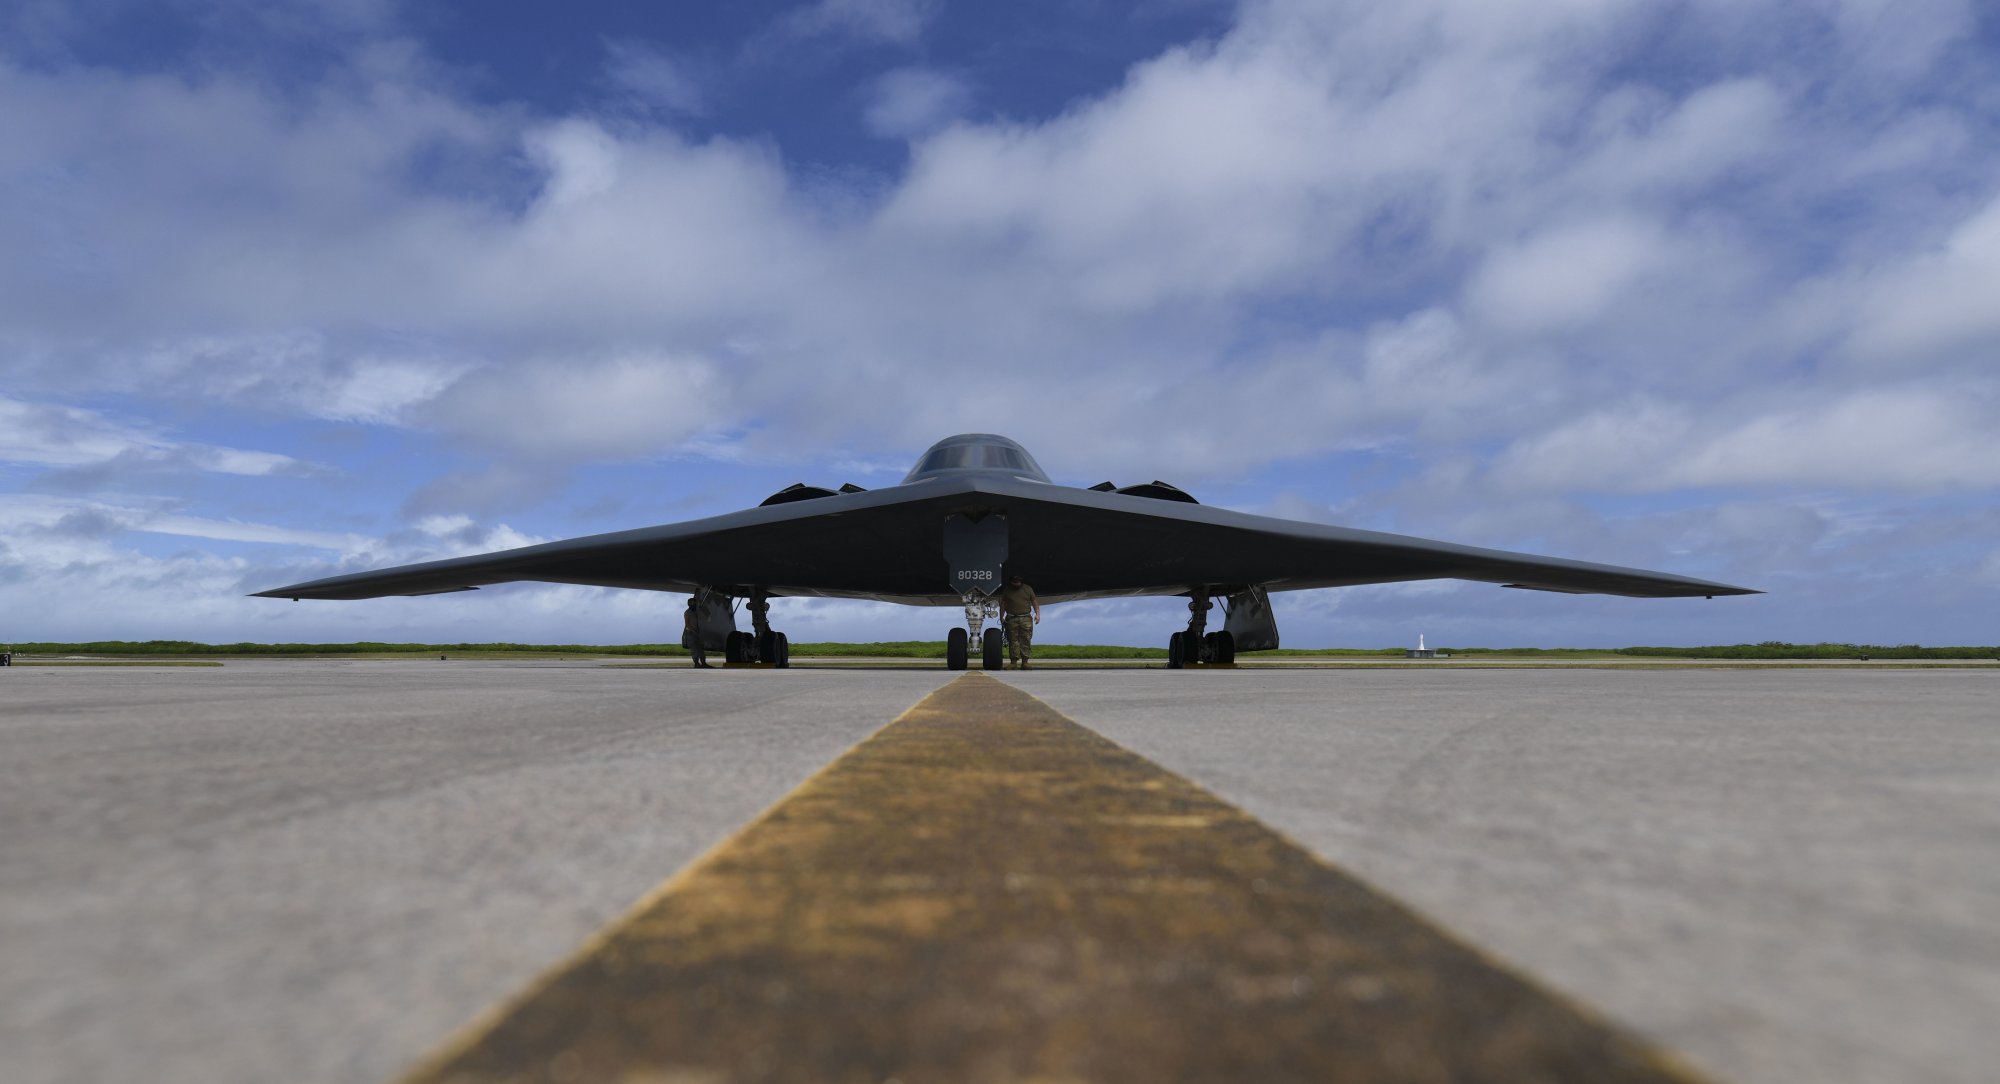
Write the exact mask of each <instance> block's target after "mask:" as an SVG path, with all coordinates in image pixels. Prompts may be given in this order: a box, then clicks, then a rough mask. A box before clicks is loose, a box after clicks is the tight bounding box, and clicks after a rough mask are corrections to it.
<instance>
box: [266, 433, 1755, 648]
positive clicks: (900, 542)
mask: <svg viewBox="0 0 2000 1084" xmlns="http://www.w3.org/2000/svg"><path fill="white" fill-rule="evenodd" d="M1014 572H1020V573H1022V574H1024V575H1025V576H1026V577H1027V578H1028V580H1029V581H1030V582H1031V583H1033V584H1034V586H1035V590H1036V592H1037V594H1039V595H1040V597H1041V598H1042V600H1043V601H1045V602H1067V601H1073V600H1077V599H1092V598H1122V597H1132V596H1145V595H1155V596H1174V595H1178V596H1183V597H1185V598H1187V599H1188V623H1187V627H1186V628H1185V629H1182V630H1180V631H1176V632H1174V633H1173V634H1172V635H1171V636H1170V637H1169V638H1168V660H1167V664H1168V665H1169V666H1170V667H1182V666H1188V665H1195V664H1201V663H1220V662H1229V661H1232V660H1233V659H1234V658H1235V654H1236V652H1238V651H1254V650H1262V649H1268V648H1275V647H1277V646H1278V627H1277V622H1276V621H1275V619H1274V618H1273V616H1272V613H1271V605H1270V593H1271V592H1273V591H1298V590H1306V589H1309V588H1318V587H1348V586H1352V585H1355V584H1365V583H1390V582H1395V581H1401V580H1430V579H1462V580H1478V581H1484V582H1487V583H1497V584H1501V585H1503V586H1506V587H1517V588H1525V589H1527V590H1533V591H1557V592H1563V593H1568V594H1605V595H1627V596H1631V597H1637V598H1675V597H1688V596H1705V597H1710V598H1712V597H1714V596H1716V595H1748V594H1756V593H1758V592H1756V591H1754V590H1752V589H1749V588H1744V587H1732V586H1730V585H1728V584H1722V583H1711V582H1709V581H1707V580H1697V579H1692V578H1689V577H1686V576H1677V575H1673V574H1671V573H1666V572H1648V571H1645V570H1643V569H1636V568H1621V567H1618V566H1615V565H1602V564H1593V563H1590V562H1586V561H1571V560H1564V559H1562V558H1556V557H1540V556H1536V555H1533V554H1526V553H1510V552H1507V551H1504V550H1491V549H1480V548H1477V547H1473V546H1461V545H1455V544H1453V543H1450V542H1437V541H1432V540H1429V539H1423V538H1412V537H1408V536H1405V535H1395V534H1383V533H1380V532H1376V531H1361V530H1354V529H1351V528H1347V527H1334V526H1329V525H1324V524H1317V523H1301V522H1297V521H1293V520H1284V519H1275V518H1272V517H1269V516H1258V515H1251V514H1248V513H1245V512H1234V511H1229V510H1227V509H1222V508H1211V507H1208V506H1205V505H1202V504H1200V503H1199V502H1197V501H1196V500H1195V499H1194V498H1193V497H1191V496H1189V495H1188V494H1187V493H1185V492H1183V491H1181V490H1180V489H1178V488H1176V487H1174V486H1171V485H1168V484H1167V483H1165V482H1158V481H1155V482H1150V483H1144V484H1140V485H1127V486H1116V485H1113V484H1112V483H1110V482H1105V483H1102V484H1100V485H1096V486H1092V487H1090V488H1089V489H1078V488H1074V487H1071V486H1063V485H1057V484H1055V483H1054V482H1051V481H1050V480H1049V476H1048V475H1047V474H1046V473H1044V472H1043V471H1042V468H1041V467H1040V466H1039V465H1037V464H1036V462H1035V460H1034V457H1033V456H1030V455H1029V454H1028V451H1027V449H1025V448H1023V447H1021V445H1019V444H1017V443H1015V442H1014V441H1012V440H1009V439H1007V438H1006V437H1000V436H994V435H991V434H986V433H968V434H962V435H959V436H954V437H946V438H945V439H944V440H941V441H938V442H937V443H936V444H934V445H932V446H931V448H930V450H929V451H927V452H925V453H924V455H923V458H921V459H919V460H918V461H917V465H916V467H915V468H914V469H912V470H911V471H910V473H909V475H908V476H907V477H905V478H904V479H903V480H902V482H901V483H899V484H897V485H893V486H887V487H884V488H882V489H874V490H866V489H862V488H860V487H858V486H853V485H843V486H841V487H840V489H838V490H831V489H824V488H820V487H817V486H808V485H805V484H803V483H800V484H796V485H792V486H790V487H787V488H785V489H782V490H779V491H778V492H776V493H773V494H772V495H771V496H770V497H769V498H768V499H766V500H765V501H764V502H763V503H762V504H760V505H758V506H757V507H755V508H750V509H746V510H744V511H741V512H732V513H729V514H727V515H721V516H712V517H710V518H707V519H698V520H690V521H688V522H685V523H669V524H664V525H662V526H658V527H641V528H638V529H636V530H629V531H617V532H613V533H611V534H598V535H589V536H586V537H583V538H572V539H567V540H564V541H560V542H548V543H544V544H542V545H537V546H524V547H521V548H519V549H511V550H503V551H500V552H498V553H487V554H480V555H477V556H472V557H456V558H452V559H449V560H443V561H427V562H424V563H422V564H413V565H401V566H397V567H393V568H384V569H377V570H375V571H372V572H356V573H352V574H349V575H344V576H332V577H328V578H326V579H321V580H312V581H310V582H307V583H299V584H293V585H291V586H289V587H278V588H273V589H271V590H269V591H259V592H257V594H258V595H260V596H264V597H269V598H289V599H363V598H381V597H384V596H389V595H433V594H441V593H444V592H449V591H471V590H476V589H477V588H480V587H483V586H486V585H488V584H496V583H511V582H515V581H524V580H531V581H540V582H544V583H575V584H589V585H594V586H599V587H628V588H636V589H639V590H646V591H676V592H685V593H689V594H691V595H693V596H694V598H695V600H696V602H697V603H698V604H699V605H700V610H701V612H702V613H703V614H704V618H703V622H702V635H703V641H704V643H705V644H706V645H707V646H708V647H710V648H712V649H715V650H720V651H723V652H725V654H726V657H727V658H728V659H729V661H731V662H760V661H761V662H766V663H773V664H775V665H778V666H784V665H787V663H788V661H789V658H790V644H789V641H788V640H787V639H786V637H785V635H784V633H782V632H778V631H775V630H773V629H772V628H771V627H770V622H769V619H768V611H769V600H770V599H773V598H778V597H784V596H793V597H817V598H853V599H873V600H876V601H880V602H896V603H902V604H904V605H909V606H963V607H964V608H965V613H966V625H965V626H964V627H958V628H953V629H951V631H950V635H949V637H948V638H947V641H946V665H947V666H949V667H950V668H951V669H954V670H962V669H965V668H966V667H967V666H968V665H969V660H970V657H971V652H972V650H973V645H975V644H976V645H977V647H978V651H979V655H980V659H981V664H982V665H983V666H984V668H986V669H989V670H990V669H998V668H999V666H1000V651H1001V645H1000V630H999V629H998V628H985V627H984V626H985V622H986V620H987V619H988V618H989V617H990V615H991V610H990V608H989V607H988V599H989V596H990V595H991V594H992V593H993V592H994V591H996V590H997V589H998V588H999V587H1000V586H1001V585H1002V584H1004V583H1006V582H1007V578H1008V576H1009V575H1010V574H1011V573H1014ZM1216 599H1220V600H1221V601H1222V608H1223V622H1222V626H1223V627H1222V628H1221V629H1219V630H1214V631H1210V630H1209V629H1208V627H1207V626H1208V615H1209V613H1210V611H1211V610H1212V608H1213V606H1214V602H1213V600H1216ZM739 610H747V611H748V613H749V615H750V619H751V628H750V630H748V631H743V630H739V629H738V628H737V624H736V617H737V613H738V611H739Z"/></svg>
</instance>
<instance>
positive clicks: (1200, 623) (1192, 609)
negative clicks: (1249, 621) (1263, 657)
mask: <svg viewBox="0 0 2000 1084" xmlns="http://www.w3.org/2000/svg"><path fill="white" fill-rule="evenodd" d="M1214 605H1215V604H1214V603H1212V602H1210V601H1209V600H1208V591H1207V589H1206V588H1202V589H1198V590H1196V591H1195V592H1194V593H1193V594H1192V595H1191V596H1190V597H1189V598H1188V624H1187V630H1186V631H1184V632H1177V633H1174V634H1173V635H1172V636H1170V637H1168V638H1167V669H1169V670H1180V669H1184V668H1186V667H1189V666H1196V665H1202V664H1207V665H1211V666H1214V665H1222V664H1229V663H1234V662H1235V661H1236V637H1235V635H1234V634H1233V633H1231V632H1229V631H1228V630H1227V629H1224V630H1222V631H1220V632H1209V631H1208V611H1209V610H1210V609H1212V608H1213V607H1214Z"/></svg>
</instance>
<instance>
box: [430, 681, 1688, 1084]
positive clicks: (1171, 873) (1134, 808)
mask: <svg viewBox="0 0 2000 1084" xmlns="http://www.w3.org/2000/svg"><path fill="white" fill-rule="evenodd" d="M406 1079H407V1080H409V1081H411V1082H418V1081H423V1082H430V1081H439V1082H443V1081H454V1082H456V1081H465V1082H471V1081H489V1080H493V1081H497V1080H510V1081H511V1080H549V1081H598V1080H630V1081H685V1082H695V1081H701V1082H711V1081H739V1080H742V1081H808V1080H810V1081H856V1082H861V1081H867V1082H869V1084H876V1082H881V1081H886V1080H900V1081H905V1082H910V1084H915V1082H919V1081H946V1080H950V1081H1012V1080H1036V1081H1086V1080H1087V1081H1146V1082H1156V1081H1197V1080H1198V1081H1214V1080H1256V1081H1288V1080H1300V1081H1303V1080H1313V1081H1362V1080H1366V1081H1495V1082H1498V1081H1521V1080H1536V1081H1550V1082H1554V1081H1578V1082H1581V1081H1591V1082H1625V1081H1631V1082H1641V1081H1644V1082H1678V1084H1688V1082H1690V1081H1693V1080H1695V1079H1696V1078H1695V1077H1694V1076H1693V1075H1692V1074H1691V1073H1689V1072H1688V1071H1687V1070H1685V1069H1683V1068H1680V1067H1679V1066H1678V1065H1676V1064H1674V1063H1673V1062H1671V1061H1670V1060H1669V1059H1668V1058H1666V1057H1665V1056H1664V1055H1662V1054H1661V1053H1659V1052H1658V1051H1656V1050H1654V1049H1653V1048H1651V1047H1649V1046H1647V1045H1645V1044H1644V1043H1642V1042H1640V1041H1638V1040H1636V1039H1633V1038H1631V1037H1628V1036H1627V1035H1625V1034H1623V1033H1621V1032H1619V1031H1617V1030H1615V1029H1613V1028H1611V1027H1609V1026H1607V1025H1606V1024H1604V1023H1602V1022H1600V1021H1598V1020H1595V1019H1593V1018H1591V1017H1590V1016H1589V1015H1587V1014H1585V1013H1584V1012H1582V1011H1580V1010H1579V1009H1577V1008H1575V1007H1574V1006H1572V1005H1570V1004H1568V1003H1566V1002H1564V1001H1562V1000H1560V999H1558V998H1556V997H1554V996H1552V995H1551V994H1549V993H1547V992H1546V991H1543V990H1542V989H1540V988H1539V987H1537V986H1535V985H1533V984H1532V983H1530V982H1528V981H1527V980H1525V979H1523V978H1521V977H1519V976H1516V975H1514V974H1512V973H1511V972H1508V971H1506V970H1504V969H1502V968H1501V967H1499V966H1497V965H1495V964H1494V963H1493V962H1491V961H1490V960H1488V959H1486V958H1485V957H1483V956H1481V955H1480V954H1479V953H1478V952H1476V951H1474V950H1472V949H1470V948H1468V947H1466V946H1465V945H1463V944H1461V943H1459V942H1457V941H1455V940H1453V939H1452V938H1451V937H1449V936H1448V935H1446V934H1444V933H1442V932H1440V931H1439V930H1437V929H1436V928H1435V927H1432V926H1430V925H1429V924H1427V923H1426V922H1425V921H1424V920H1422V919H1420V918H1418V917H1416V916H1415V915H1413V914H1412V913H1410V912H1409V911H1407V910H1405V909H1404V908H1403V907H1402V906H1400V905H1399V904H1397V903H1395V902H1394V901H1393V900H1390V899H1388V898H1386V897H1384V896H1383V895H1381V894H1380V893H1378V892H1376V891H1375V890H1373V889H1371V888H1369V887H1368V886H1367V885H1365V884H1363V883H1361V882H1360V881H1358V880H1356V879H1354V878H1353V877H1351V876H1349V875H1347V874H1345V873H1342V872H1340V871H1339V870H1336V869H1334V868H1332V867H1330V866H1328V865H1326V864H1325V863H1323V862H1321V861H1320V860H1318V859H1317V858H1314V857H1313V856H1312V855H1311V854H1309V853H1307V852H1306V851H1304V850H1302V849H1301V848H1299V847H1298V846H1297V845H1295V844H1293V843H1291V842H1289V841H1288V840H1286V839H1284V838H1283V837H1281V836H1279V835H1277V834H1276V833H1275V832H1273V831H1271V830H1270V829H1268V828H1265V827H1264V826H1263V825H1261V824H1259V823H1257V822H1256V821H1254V820H1252V819H1251V818H1250V817H1249V816H1248V815H1246V814H1244V813H1242V812H1241V811H1239V810H1237V809H1235V808H1234V807H1232V806H1229V805H1227V804H1225V803H1223V802H1222V801H1220V800H1219V799H1217V798H1215V797H1214V796H1212V795H1210V794H1209V793H1207V792H1206V791H1203V790H1201V789H1200V788H1198V787H1196V786H1195V785H1194V784H1192V783H1189V782H1188V781H1186V780H1184V779H1181V778H1180V777H1178V776H1175V775H1172V774H1171V773H1168V772H1167V771H1165V770H1164V769H1161V768H1159V767H1158V766H1156V765H1154V764H1152V763H1151V762H1150V761H1147V760H1145V759H1143V758H1141V757H1139V756H1137V755H1136V754H1133V753H1131V752H1128V751H1127V750H1125V749H1124V748H1122V747H1120V746H1118V745H1116V744H1114V743H1112V742H1110V741H1108V740H1106V739H1105V738H1102V737H1100V736H1098V735H1097V734H1095V733H1093V732H1091V731H1089V730H1087V729H1085V728H1083V727H1081V726H1079V725H1077V724H1076V723H1074V722H1072V721H1070V720H1069V719H1067V718H1065V717H1064V716H1063V715H1061V714H1060V713H1058V712H1056V711H1055V710H1054V709H1053V708H1050V707H1049V706H1048V705H1046V704H1043V703H1042V702H1041V701H1039V700H1036V699H1035V698H1034V697H1032V696H1029V695H1028V694H1027V693H1024V692H1021V691H1020V690H1018V689H1016V688H1014V687H1012V686H1010V685H1007V684H1005V683H1004V682H1001V681H999V680H995V679H993V678H990V677H987V676H984V675H980V674H972V675H968V676H966V677H963V678H960V679H958V680H957V681H954V682H952V683H951V684H949V685H946V686H945V687H944V688H942V689H940V690H938V691H937V692H935V693H933V694H932V695H930V696H929V697H927V698H926V699H924V700H923V701H922V702H921V703H919V704H918V705H916V706H915V707H913V708H911V709H910V710H909V711H907V712H905V713H904V714H903V715H902V716H900V717H899V718H898V719H896V720H895V721H894V722H893V723H891V724H889V725H888V726H887V727H885V728H884V729H882V730H881V731H879V732H877V733H876V734H875V736H873V737H871V738H869V739H868V740H866V741H864V742H862V743H861V744H860V745H857V746H855V747H854V748H853V749H852V750H850V751H849V752H847V753H846V754H844V755H843V756H841V757H840V758H838V759H837V760H835V761H834V762H832V763H831V764H829V765H828V766H827V767H826V768H824V769H822V770H821V771H820V773H819V774H817V775H815V776H814V777H813V778H812V779H810V780H808V781H807V782H806V783H805V784H803V785H801V786H800V787H799V788H798V789H797V790H795V791H793V792H792V794H791V795H789V796H788V797H787V798H786V799H785V800H783V801H782V802H780V803H779V804H778V805H776V806H774V807H772V808H771V809H770V810H769V811H768V812H766V813H765V814H764V815H763V816H762V817H760V818H758V819H757V820H755V821H753V822H751V823H750V824H749V825H748V826H747V827H745V828H744V829H743V830H741V831H740V832H739V833H738V834H737V835H735V836H734V837H732V838H731V839H730V840H728V841H726V842H725V843H723V844H722V845H720V846H719V847H718V848H716V849H715V850H714V851H712V852H710V853H709V854H708V855H707V856H705V857H704V858H703V859H702V860H700V861H698V862H697V863H695V864H694V865H692V866H690V867H689V868H688V869H686V870H684V871H683V872H682V873H680V874H678V875H677V876H675V877H674V878H673V879H672V880H670V881H668V882H667V883H666V884H664V885H662V886H661V887H660V888H659V889H656V890H655V891H654V893H653V894H652V895H651V896H650V897H648V899H647V900H645V901H643V902H642V903H641V904H640V905H639V906H638V907H637V908H635V909H634V910H633V911H632V912H631V913H630V914H629V915H628V916H627V917H626V918H624V919H622V920H621V921H620V922H618V923H615V924H613V925H612V926H610V927H607V928H606V929H605V930H604V931H602V932H601V933H600V934H599V935H598V936H597V937H596V938H594V939H593V941H592V942H591V943H590V944H588V945H587V946H585V948H584V949H583V950H582V951H581V952H580V953H579V954H578V955H577V956H576V957H575V958H573V959H572V960H570V961H569V962H568V963H566V964H564V965H562V966H561V967H559V968H558V969H556V970H555V971H553V972H551V973H550V974H548V975H547V976H545V977H544V978H543V979H542V980H540V981H539V982H537V983H536V984H535V985H533V986H532V987H531V988H530V989H529V990H528V991H527V992H525V993H524V994H522V995H521V996H520V997H519V998H517V999H516V1000H515V1001H513V1002H512V1003H510V1004H508V1005H506V1006H503V1007H501V1008H500V1009H498V1010H496V1011H495V1012H493V1013H492V1014H490V1015H489V1017H488V1019H487V1020H486V1021H484V1022H482V1023H481V1024H479V1025H477V1026H476V1027H474V1028H472V1029H470V1030H469V1031H468V1032H467V1033H466V1034H465V1035H464V1036H463V1037H461V1038H460V1039H459V1040H458V1041H457V1042H455V1043H454V1044H453V1045H451V1046H450V1047H448V1048H447V1049H445V1050H444V1051H442V1052H441V1053H439V1054H437V1055H436V1056H434V1057H433V1058H432V1059H431V1060H430V1061H429V1062H427V1063H426V1064H424V1065H422V1066H420V1067H419V1068H418V1069H416V1070H415V1071H414V1072H412V1073H411V1074H410V1076H409V1077H407V1078H406Z"/></svg>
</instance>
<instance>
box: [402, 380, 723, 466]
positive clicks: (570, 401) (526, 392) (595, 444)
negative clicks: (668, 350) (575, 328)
mask: <svg viewBox="0 0 2000 1084" xmlns="http://www.w3.org/2000/svg"><path fill="white" fill-rule="evenodd" d="M728 395H729V389H728V387H727V385H726V384H725V383H724V381H723V379H722V376H721V373H720V372H719V371H718V369H717V368H716V367H715V366H714V365H712V364H710V363H708V362H706V361H703V360H701V359H698V358H690V357H676V356H666V355H645V354H621V355H616V356H612V357H607V358H597V359H574V360H565V361H547V362H542V363H539V364H536V365H533V366H516V367H513V368H507V369H490V370H482V371H479V372H475V373H472V374H471V375H469V376H467V377H466V378H465V379H463V380H461V381H460V382H459V383H457V384H455V385H453V386H452V388H451V389H450V390H449V391H447V392H446V393H445V394H444V395H443V396H441V397H440V398H439V399H438V400H437V401H436V402H435V403H434V404H433V405H432V407H431V411H432V415H433V418H434V421H435V423H436V424H438V425H440V426H442V427H443V428H445V429H447V430H449V431H451V432H453V433H456V434H458V435H459V436H460V438H461V439H463V440H464V441H466V442H467V443H470V444H485V445H500V446H504V447H507V448H510V449H515V450H520V451H524V452H527V453H530V454H531V455H532V454H535V453H540V454H545V455H551V456H554V457H556V458H558V459H560V460H577V459H611V460H628V459H638V458H644V457H647V456H650V455H657V454H660V453H662V452H666V451H669V450H672V449H674V448H677V447H679V446H680V445H681V444H683V443H685V442H686V441H688V440H690V439H691V438H693V437H695V436H697V435H699V434H701V433H703V432H705V431H707V430H709V429H711V428H714V427H716V425H717V419H718V416H719V415H720V416H726V413H724V412H726V411H727V410H728V408H729V401H728Z"/></svg>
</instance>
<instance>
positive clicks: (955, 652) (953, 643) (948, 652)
mask: <svg viewBox="0 0 2000 1084" xmlns="http://www.w3.org/2000/svg"><path fill="white" fill-rule="evenodd" d="M969 639H971V637H969V636H967V635H966V634H965V630H964V629H953V630H951V634H950V635H949V636H946V637H945V640H944V668H945V669H947V670H963V669H965V661H966V658H965V657H966V649H965V643H966V641H967V640H969Z"/></svg>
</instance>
